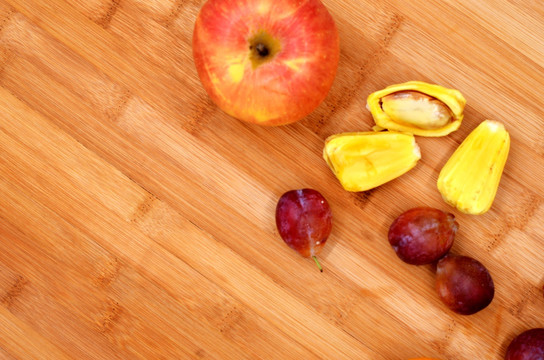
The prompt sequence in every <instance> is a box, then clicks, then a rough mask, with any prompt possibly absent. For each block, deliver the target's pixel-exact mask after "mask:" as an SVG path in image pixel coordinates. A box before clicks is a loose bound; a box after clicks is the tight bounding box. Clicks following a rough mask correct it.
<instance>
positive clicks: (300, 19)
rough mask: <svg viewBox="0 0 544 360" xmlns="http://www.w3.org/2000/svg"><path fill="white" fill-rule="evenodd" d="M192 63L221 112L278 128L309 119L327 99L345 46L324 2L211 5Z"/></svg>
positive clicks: (197, 33) (227, 0)
mask: <svg viewBox="0 0 544 360" xmlns="http://www.w3.org/2000/svg"><path fill="white" fill-rule="evenodd" d="M193 56H194V62H195V66H196V69H197V72H198V75H199V77H200V80H201V82H202V84H203V86H204V88H205V90H206V92H207V93H208V95H209V96H210V98H211V99H212V100H213V101H214V103H215V104H217V106H218V107H219V108H220V109H222V110H223V111H224V112H226V113H227V114H229V115H231V116H233V117H235V118H237V119H240V120H243V121H247V122H250V123H256V124H260V125H271V126H274V125H284V124H289V123H293V122H295V121H298V120H300V119H302V118H304V117H305V116H307V115H308V114H310V113H311V112H312V111H313V110H314V109H315V108H316V107H317V106H318V105H319V104H320V103H321V102H322V101H323V100H324V99H325V97H326V96H327V94H328V92H329V90H330V88H331V86H332V83H333V80H334V77H335V75H336V69H337V67H338V60H339V57H340V46H339V38H338V31H337V28H336V24H335V22H334V19H333V18H332V16H331V14H330V13H329V12H328V11H327V9H326V8H325V6H324V5H323V3H321V1H319V0H208V1H206V3H205V4H204V5H203V6H202V8H201V9H200V12H199V14H198V17H197V19H196V23H195V27H194V33H193Z"/></svg>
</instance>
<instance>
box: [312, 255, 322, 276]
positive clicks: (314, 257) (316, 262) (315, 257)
mask: <svg viewBox="0 0 544 360" xmlns="http://www.w3.org/2000/svg"><path fill="white" fill-rule="evenodd" d="M312 259H314V261H315V264H316V265H317V268H318V269H319V271H321V272H323V268H322V267H321V264H320V263H319V261H318V260H317V256H315V255H314V256H312Z"/></svg>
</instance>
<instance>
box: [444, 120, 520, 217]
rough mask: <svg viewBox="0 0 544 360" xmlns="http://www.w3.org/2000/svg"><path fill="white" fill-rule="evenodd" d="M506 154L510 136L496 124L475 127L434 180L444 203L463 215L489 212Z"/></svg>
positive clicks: (489, 123) (483, 124)
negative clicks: (436, 180) (436, 179)
mask: <svg viewBox="0 0 544 360" xmlns="http://www.w3.org/2000/svg"><path fill="white" fill-rule="evenodd" d="M509 150H510V135H509V134H508V132H507V131H506V129H505V128H504V125H503V124H502V123H500V122H498V121H493V120H485V121H483V122H482V123H481V124H480V125H478V126H477V127H476V129H474V130H473V131H472V132H471V133H470V134H469V135H468V136H467V137H466V139H465V140H464V141H463V142H462V143H461V145H459V147H458V148H457V150H455V152H454V153H453V155H452V156H451V157H450V158H449V160H448V161H447V162H446V165H444V167H443V168H442V170H441V171H440V175H439V176H438V182H437V186H438V190H439V191H440V193H441V194H442V197H443V198H444V200H445V201H446V202H447V203H448V204H450V205H452V206H454V207H456V208H457V209H458V210H459V211H461V212H464V213H467V214H483V213H485V212H486V211H488V210H489V208H490V207H491V204H492V203H493V200H494V199H495V195H496V193H497V188H498V187H499V182H500V180H501V175H502V172H503V169H504V165H505V163H506V159H507V158H508V152H509Z"/></svg>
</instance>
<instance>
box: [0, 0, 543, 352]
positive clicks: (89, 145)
mask: <svg viewBox="0 0 544 360" xmlns="http://www.w3.org/2000/svg"><path fill="white" fill-rule="evenodd" d="M203 2H204V1H203V0H181V1H178V0H152V1H143V0H89V1H81V0H49V1H43V0H0V109H1V110H2V116H1V117H0V154H1V156H0V193H1V194H2V197H1V198H0V242H1V244H2V251H1V252H0V323H1V325H2V326H1V327H0V357H2V358H6V359H34V358H35V359H64V358H73V359H200V358H205V359H320V358H322V359H387V360H396V359H399V360H402V359H408V358H410V357H423V356H428V357H436V358H441V359H444V360H446V359H457V360H464V359H467V360H468V359H497V360H498V359H502V358H503V356H504V351H505V349H506V346H507V345H508V343H509V341H511V340H512V339H513V337H514V336H515V335H516V334H517V333H519V332H521V331H523V330H525V329H528V328H531V327H543V326H544V316H543V314H544V312H543V311H542V310H543V307H544V296H543V289H542V288H543V286H544V263H543V261H542V260H543V259H542V254H543V253H544V242H543V241H542V234H543V233H544V225H543V224H542V222H541V219H542V218H543V217H544V207H543V206H542V204H543V199H544V197H543V194H544V192H543V190H542V187H541V186H540V183H541V179H542V178H543V177H544V161H543V156H544V141H543V140H542V135H541V134H542V133H543V131H544V121H543V120H542V109H543V108H544V100H543V97H542V96H541V92H542V91H541V89H542V87H543V86H544V40H543V39H544V25H543V24H544V6H543V5H542V4H541V3H540V2H538V1H525V2H523V1H508V0H497V1H476V0H467V1H463V2H457V1H428V0H427V1H422V0H414V1H410V2H406V1H397V0H387V1H382V2H379V3H376V2H370V1H357V2H349V1H339V0H327V1H324V3H325V5H326V6H327V7H328V8H329V10H330V11H331V13H332V15H333V16H334V18H335V20H336V22H337V25H338V29H339V32H340V39H341V58H340V66H339V71H338V76H337V78H336V79H335V83H334V85H333V88H332V89H331V92H330V94H329V96H328V97H327V99H326V100H325V102H324V103H323V104H322V105H321V106H320V107H319V108H318V109H316V111H315V112H314V113H312V114H311V115H309V116H308V117H307V118H305V119H303V120H302V121H300V122H298V123H296V124H292V125H289V126H283V127H278V128H263V127H258V126H252V125H248V124H244V123H241V122H239V121H237V120H235V119H232V118H230V117H228V116H227V115H225V114H224V113H222V112H221V111H220V110H218V109H217V108H216V107H215V106H214V104H213V103H211V102H210V100H209V98H208V97H207V95H206V93H205V92H204V90H203V88H202V87H201V85H200V83H199V80H198V77H197V75H196V71H195V69H194V66H193V62H192V49H191V36H192V26H193V24H194V20H195V18H196V16H197V13H198V10H199V9H200V7H201V6H202V4H203ZM415 79H418V80H424V81H429V82H433V83H438V84H441V85H444V86H449V87H453V88H457V89H459V90H460V91H461V92H462V93H463V94H464V95H465V97H466V98H467V100H468V106H467V109H466V117H465V120H464V123H463V125H462V126H461V128H460V129H459V130H458V131H456V132H455V133H453V134H451V135H450V136H447V137H444V138H438V139H429V138H427V139H426V138H418V140H417V141H418V144H419V145H420V147H421V150H422V154H423V158H422V160H421V161H420V162H419V164H418V165H417V167H416V168H414V169H413V170H412V171H410V172H409V173H408V174H406V175H404V176H402V177H401V178H399V179H396V180H394V181H392V182H390V183H388V184H385V185H383V186H381V187H379V188H377V189H373V190H371V191H368V192H364V193H347V192H345V191H344V190H342V189H341V187H340V185H339V184H338V182H337V180H336V179H335V178H334V176H333V175H332V173H331V172H330V170H329V169H328V168H327V166H326V164H325V163H324V161H323V160H322V158H321V151H322V147H323V140H324V139H325V138H326V137H327V136H329V135H331V134H334V133H339V132H343V131H366V130H369V129H370V128H371V126H372V119H371V116H370V114H369V113H368V111H367V110H366V109H365V105H366V97H367V96H368V94H369V93H370V92H372V91H375V90H378V89H380V88H383V87H385V86H387V85H390V84H393V83H398V82H403V81H407V80H415ZM486 118H491V119H497V120H500V121H502V122H503V123H504V124H505V125H506V127H507V129H508V130H509V131H510V133H511V137H512V149H511V154H510V157H509V160H508V162H507V165H506V168H505V173H504V176H503V179H502V181H501V186H500V188H499V192H498V194H497V198H496V201H495V203H494V205H493V207H492V209H491V210H490V211H489V212H488V213H486V214H484V215H481V216H469V215H465V214H461V213H458V212H457V211H455V210H454V209H452V208H449V207H448V206H447V205H446V204H445V203H444V202H443V201H442V199H441V197H440V194H439V193H438V191H437V190H436V186H435V182H436V178H437V176H438V172H439V170H440V168H441V166H442V165H443V164H444V163H445V161H446V160H447V158H448V157H449V155H450V154H451V153H452V151H453V150H454V149H455V148H456V146H458V144H459V143H460V142H461V141H462V140H463V139H464V137H465V136H466V135H467V134H468V133H469V132H470V131H471V130H472V129H473V128H474V127H475V126H476V125H477V124H478V123H479V122H480V121H482V120H484V119H486ZM302 187H312V188H315V189H317V190H319V191H320V192H322V193H323V195H324V196H325V197H326V198H327V199H328V200H329V202H330V203H331V207H332V210H333V214H334V228H333V232H332V234H331V238H330V240H329V243H328V244H327V246H326V247H325V250H324V251H323V253H322V254H321V262H322V264H323V266H324V267H325V272H324V273H319V272H318V271H316V269H315V265H314V264H313V262H312V261H308V260H307V259H303V258H301V257H300V256H299V255H298V254H296V253H295V252H293V251H292V250H290V249H289V248H287V247H286V246H285V245H284V244H283V243H282V241H281V240H280V238H279V235H278V233H277V230H276V228H275V223H274V208H275V205H276V202H277V199H278V197H279V196H280V195H281V194H282V193H283V192H285V191H287V190H290V189H295V188H302ZM419 205H428V206H434V207H438V208H441V209H444V210H448V211H451V212H453V213H454V214H455V215H456V217H457V219H458V222H459V223H460V231H459V233H458V236H457V239H456V242H455V244H454V246H453V249H452V251H453V252H455V253H462V254H467V255H470V256H473V257H475V258H477V259H478V260H480V261H481V262H483V263H484V264H485V265H486V266H487V267H488V268H489V270H490V272H491V274H492V276H493V279H494V281H495V285H496V296H495V299H494V300H493V302H492V304H491V305H490V306H489V307H488V308H486V309H485V310H484V311H482V312H480V313H478V314H475V315H472V316H459V315H455V314H453V313H452V312H450V311H449V310H448V309H446V308H445V307H444V306H443V305H442V304H441V302H440V301H439V300H438V298H437V296H436V294H435V291H434V275H433V270H432V268H431V267H427V266H421V267H415V266H410V265H407V264H404V263H402V262H401V261H400V260H398V258H397V257H396V256H395V254H394V253H393V251H392V249H391V248H390V246H389V245H388V243H387V239H386V234H387V229H388V226H389V224H390V223H391V221H392V220H393V219H394V218H395V217H396V216H397V215H398V214H399V213H400V212H402V211H404V210H406V209H408V208H410V207H414V206H419Z"/></svg>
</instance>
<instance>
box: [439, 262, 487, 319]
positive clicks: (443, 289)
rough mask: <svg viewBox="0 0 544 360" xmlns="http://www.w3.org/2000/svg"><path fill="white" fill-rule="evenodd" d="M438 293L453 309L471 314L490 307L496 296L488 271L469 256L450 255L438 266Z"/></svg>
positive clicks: (464, 313)
mask: <svg viewBox="0 0 544 360" xmlns="http://www.w3.org/2000/svg"><path fill="white" fill-rule="evenodd" d="M436 290H437V292H438V296H439V297H440V299H441V300H442V302H444V304H446V306H448V307H449V308H450V309H451V310H453V311H455V312H456V313H458V314H461V315H471V314H474V313H477V312H478V311H480V310H482V309H484V308H485V307H487V306H488V305H489V304H490V303H491V300H493V296H494V295H495V286H494V284H493V279H491V275H490V274H489V271H488V270H487V269H486V268H485V266H483V265H482V264H481V263H480V262H479V261H477V260H475V259H473V258H470V257H468V256H458V255H451V254H448V255H446V256H444V257H443V258H442V259H441V260H440V261H438V264H437V267H436Z"/></svg>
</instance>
